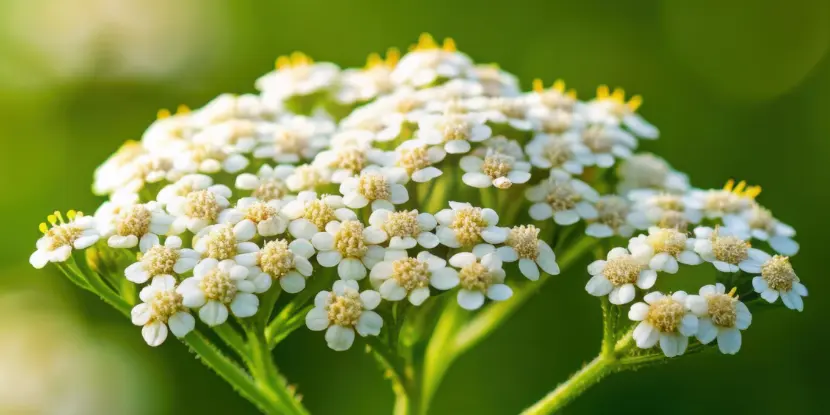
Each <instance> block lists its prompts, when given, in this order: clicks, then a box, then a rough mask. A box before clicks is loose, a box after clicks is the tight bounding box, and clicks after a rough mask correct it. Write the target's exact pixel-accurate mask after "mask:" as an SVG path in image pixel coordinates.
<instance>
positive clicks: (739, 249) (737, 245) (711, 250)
mask: <svg viewBox="0 0 830 415" xmlns="http://www.w3.org/2000/svg"><path fill="white" fill-rule="evenodd" d="M695 252H697V254H698V255H700V257H701V258H703V260H704V261H706V262H711V263H712V265H714V266H715V268H717V269H718V271H720V272H738V270H740V269H744V268H747V269H750V268H748V267H751V266H752V264H753V263H757V262H758V261H757V259H755V258H758V257H759V256H762V255H764V252H763V251H760V250H758V249H755V248H752V247H751V245H750V244H749V242H747V241H745V240H743V239H741V238H739V237H737V236H735V235H734V234H733V233H732V232H730V230H729V229H728V228H715V229H712V228H709V227H704V226H699V227H697V228H695ZM756 265H757V264H756ZM752 268H754V267H752ZM747 272H750V271H748V270H747Z"/></svg>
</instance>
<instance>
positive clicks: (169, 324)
mask: <svg viewBox="0 0 830 415" xmlns="http://www.w3.org/2000/svg"><path fill="white" fill-rule="evenodd" d="M138 296H139V298H140V299H141V301H142V303H141V304H138V305H136V306H135V307H133V309H132V311H131V312H130V315H131V318H132V322H133V324H135V325H136V326H143V327H142V329H141V337H143V338H144V341H145V342H147V344H148V345H150V346H153V347H155V346H159V345H161V344H162V343H164V340H166V339H167V333H168V328H169V331H170V332H172V333H173V335H174V336H176V337H184V336H185V335H187V333H190V332H191V331H192V330H193V328H194V327H195V326H196V319H194V318H193V316H192V315H190V311H189V310H188V309H187V308H186V307H185V306H184V304H183V303H182V295H181V294H179V293H178V292H177V291H176V279H175V278H173V277H172V276H170V275H160V276H157V277H154V278H153V282H152V283H151V284H150V285H148V286H146V287H144V288H143V289H142V290H141V292H140V293H139V295H138Z"/></svg>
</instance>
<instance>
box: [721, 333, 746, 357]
mask: <svg viewBox="0 0 830 415" xmlns="http://www.w3.org/2000/svg"><path fill="white" fill-rule="evenodd" d="M718 349H720V351H721V353H723V354H736V353H738V351H739V350H741V332H740V330H738V329H736V328H728V329H726V328H724V329H720V330H718Z"/></svg>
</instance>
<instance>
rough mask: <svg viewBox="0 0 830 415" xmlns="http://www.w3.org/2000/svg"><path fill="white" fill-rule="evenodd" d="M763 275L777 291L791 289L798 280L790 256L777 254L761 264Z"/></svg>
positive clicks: (768, 283)
mask: <svg viewBox="0 0 830 415" xmlns="http://www.w3.org/2000/svg"><path fill="white" fill-rule="evenodd" d="M761 277H762V278H763V279H764V280H765V281H766V282H767V285H769V287H770V288H771V289H773V290H775V291H784V292H786V291H790V290H791V289H792V288H793V283H794V282H796V281H798V277H796V275H795V271H794V270H793V266H792V264H790V258H789V257H785V256H781V255H776V256H774V257H772V258H770V259H769V260H768V261H767V262H765V263H764V264H763V265H761Z"/></svg>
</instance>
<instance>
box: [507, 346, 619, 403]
mask: <svg viewBox="0 0 830 415" xmlns="http://www.w3.org/2000/svg"><path fill="white" fill-rule="evenodd" d="M618 364H619V362H618V361H617V360H616V359H615V358H614V356H613V355H610V356H609V355H600V356H597V358H596V359H594V360H592V361H591V363H588V364H587V365H585V367H583V368H582V370H580V371H579V372H576V373H575V374H574V375H573V376H571V378H570V379H568V380H567V381H566V382H565V383H563V384H561V385H559V386H558V387H557V388H556V389H554V390H553V391H552V392H550V393H549V394H547V395H546V396H545V397H544V398H542V400H540V401H539V402H536V404H534V405H533V406H531V407H530V408H527V409H525V410H524V412H522V414H524V415H541V414H550V413H554V412H556V411H558V410H560V409H562V408H564V407H565V405H567V404H568V403H570V402H571V401H572V400H574V399H575V398H576V397H578V396H579V395H581V394H582V393H584V392H585V391H586V390H588V388H590V387H591V386H593V385H595V384H596V383H597V382H599V381H600V380H602V379H603V378H604V377H605V376H606V375H608V374H609V373H611V372H613V371H614V370H615V369H616V368H617V365H618Z"/></svg>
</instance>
